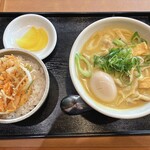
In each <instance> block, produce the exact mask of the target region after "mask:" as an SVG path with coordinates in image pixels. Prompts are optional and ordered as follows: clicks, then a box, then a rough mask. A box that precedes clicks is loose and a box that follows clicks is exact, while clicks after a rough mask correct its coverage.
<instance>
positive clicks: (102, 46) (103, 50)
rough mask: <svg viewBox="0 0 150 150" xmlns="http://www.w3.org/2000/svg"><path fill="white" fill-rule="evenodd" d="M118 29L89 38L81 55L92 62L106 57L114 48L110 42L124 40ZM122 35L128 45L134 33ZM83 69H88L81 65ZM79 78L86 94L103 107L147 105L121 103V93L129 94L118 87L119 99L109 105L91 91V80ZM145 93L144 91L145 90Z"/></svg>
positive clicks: (127, 32)
mask: <svg viewBox="0 0 150 150" xmlns="http://www.w3.org/2000/svg"><path fill="white" fill-rule="evenodd" d="M117 30H118V29H117V28H116V29H115V28H114V29H111V28H109V29H105V30H103V31H99V32H96V33H95V34H94V35H93V36H91V37H90V38H89V40H88V41H87V42H86V43H85V44H84V45H83V47H82V49H81V51H80V54H82V55H83V56H85V57H86V58H87V59H89V60H90V61H92V58H93V56H94V55H105V54H107V53H108V49H110V48H112V45H111V44H110V41H112V40H113V39H116V38H122V37H120V36H121V34H120V30H118V31H117ZM121 31H122V33H124V34H123V35H124V37H125V38H126V39H125V41H126V43H128V41H129V40H130V39H131V37H132V35H133V32H132V31H129V30H126V29H121ZM81 67H82V68H86V66H85V64H84V63H81ZM98 70H99V69H98V68H95V67H92V73H94V72H96V71H98ZM78 78H79V80H80V82H81V84H82V86H83V87H84V89H85V90H86V92H87V93H88V95H89V96H90V97H91V98H92V100H94V101H96V102H98V103H101V104H103V105H106V106H109V107H112V108H119V109H128V108H134V107H138V106H141V105H144V104H146V103H147V102H145V101H143V100H138V101H135V102H134V103H130V102H127V101H123V102H121V103H119V102H118V101H119V99H120V97H121V94H119V91H122V92H124V93H125V94H127V92H126V91H125V90H124V89H122V88H121V87H119V86H118V85H116V86H117V91H118V94H117V97H116V99H115V100H114V101H113V102H111V103H107V102H103V101H102V100H100V99H99V98H97V97H96V96H95V95H94V94H93V93H92V92H91V89H90V85H89V84H90V78H85V77H83V76H81V75H80V74H79V75H78ZM147 91H148V94H150V90H149V89H148V90H147ZM143 92H144V90H143Z"/></svg>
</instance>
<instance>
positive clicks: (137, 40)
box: [131, 32, 147, 44]
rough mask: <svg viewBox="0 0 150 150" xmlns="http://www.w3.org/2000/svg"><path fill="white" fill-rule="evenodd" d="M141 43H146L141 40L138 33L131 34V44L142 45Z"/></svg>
mask: <svg viewBox="0 0 150 150" xmlns="http://www.w3.org/2000/svg"><path fill="white" fill-rule="evenodd" d="M142 42H145V43H147V41H146V40H145V39H143V38H141V37H140V35H139V33H138V32H135V33H134V34H133V36H132V37H131V43H133V44H139V43H142Z"/></svg>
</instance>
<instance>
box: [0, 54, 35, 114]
mask: <svg viewBox="0 0 150 150" xmlns="http://www.w3.org/2000/svg"><path fill="white" fill-rule="evenodd" d="M31 71H32V67H31V66H30V64H23V63H22V60H21V58H20V57H16V56H14V55H5V56H4V57H1V58H0V114H7V113H10V112H14V111H16V109H17V108H19V107H20V106H22V105H23V104H25V102H26V101H27V100H28V99H29V96H30V95H31V93H32V88H31V87H32V83H33V77H32V76H31Z"/></svg>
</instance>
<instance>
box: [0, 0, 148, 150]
mask: <svg viewBox="0 0 150 150" xmlns="http://www.w3.org/2000/svg"><path fill="white" fill-rule="evenodd" d="M149 10H150V1H149V0H0V12H109V11H110V12H118V11H119V12H126V11H128V12H131V11H134V12H135V11H149ZM149 141H150V136H117V137H116V136H109V137H108V136H107V137H105V136H103V137H82V138H81V137H78V138H74V137H72V138H40V139H15V140H1V141H0V149H4V150H8V149H10V148H11V149H18V150H19V149H21V150H24V149H25V150H48V149H55V150H66V149H71V150H74V149H76V150H81V149H86V150H96V149H99V150H104V149H109V150H127V149H128V150H129V149H132V150H148V149H150V142H149Z"/></svg>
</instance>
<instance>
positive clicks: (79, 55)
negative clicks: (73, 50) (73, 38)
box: [75, 54, 92, 78]
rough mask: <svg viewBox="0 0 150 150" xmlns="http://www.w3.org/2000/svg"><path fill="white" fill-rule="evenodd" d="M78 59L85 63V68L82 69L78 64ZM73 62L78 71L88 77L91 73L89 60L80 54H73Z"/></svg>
mask: <svg viewBox="0 0 150 150" xmlns="http://www.w3.org/2000/svg"><path fill="white" fill-rule="evenodd" d="M80 61H83V62H84V63H85V64H86V66H87V70H85V69H82V67H81V65H80ZM75 64H76V67H77V70H78V71H79V73H80V74H82V75H83V76H84V77H87V78H88V77H90V76H91V75H92V71H91V64H90V62H89V61H88V60H87V59H86V58H85V57H84V56H82V55H81V54H76V55H75Z"/></svg>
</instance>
